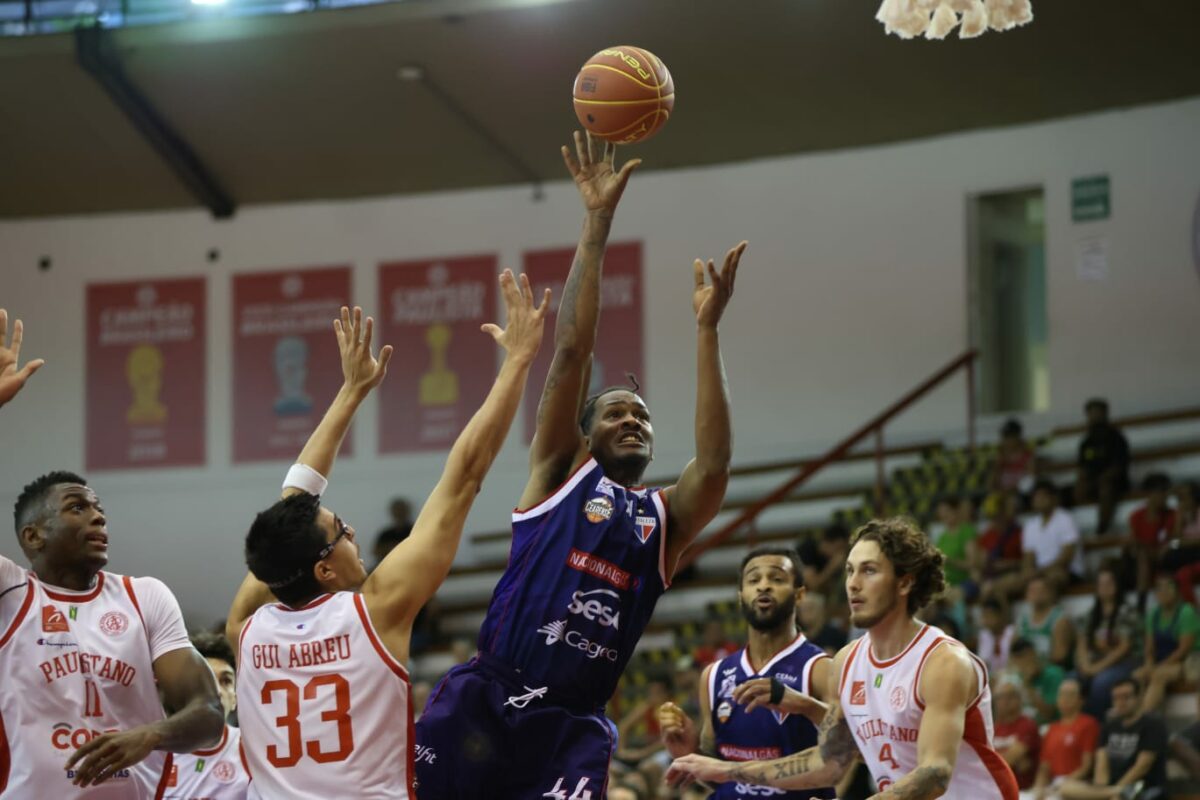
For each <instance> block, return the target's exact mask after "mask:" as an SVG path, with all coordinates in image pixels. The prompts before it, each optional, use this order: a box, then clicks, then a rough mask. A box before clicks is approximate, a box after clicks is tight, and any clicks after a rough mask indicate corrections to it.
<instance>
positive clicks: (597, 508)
mask: <svg viewBox="0 0 1200 800" xmlns="http://www.w3.org/2000/svg"><path fill="white" fill-rule="evenodd" d="M612 514H613V501H612V500H609V499H608V498H607V497H593V498H592V499H591V500H588V501H587V502H586V503H585V504H584V506H583V515H584V516H585V517H587V521H588V522H590V523H592V524H593V525H594V524H597V523H600V522H604V521H605V520H607V519H609V518H611V517H612Z"/></svg>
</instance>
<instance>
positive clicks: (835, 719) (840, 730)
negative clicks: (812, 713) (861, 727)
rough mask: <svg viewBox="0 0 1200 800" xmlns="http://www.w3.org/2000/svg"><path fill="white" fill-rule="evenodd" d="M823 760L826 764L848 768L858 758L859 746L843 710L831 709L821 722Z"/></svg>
mask: <svg viewBox="0 0 1200 800" xmlns="http://www.w3.org/2000/svg"><path fill="white" fill-rule="evenodd" d="M820 730H821V739H820V742H821V744H820V745H819V747H820V748H821V760H822V761H824V762H825V763H826V764H838V765H839V766H841V767H842V768H845V767H848V766H849V765H850V762H851V761H853V760H854V759H855V758H856V757H857V756H858V745H857V744H855V742H854V734H852V733H851V732H850V726H849V725H847V724H846V718H845V717H843V716H842V710H841V708H837V709H836V711H835V709H832V708H831V709H829V711H828V712H826V714H825V719H823V720H821V729H820Z"/></svg>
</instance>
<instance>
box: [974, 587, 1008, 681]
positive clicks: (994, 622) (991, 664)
mask: <svg viewBox="0 0 1200 800" xmlns="http://www.w3.org/2000/svg"><path fill="white" fill-rule="evenodd" d="M1015 638H1017V630H1016V628H1015V627H1014V626H1013V624H1012V616H1011V614H1010V613H1009V610H1008V606H1007V605H1005V604H1004V603H1002V602H1000V601H999V600H996V599H995V598H990V597H989V598H988V599H987V600H984V601H983V603H981V604H980V614H979V647H978V649H976V651H975V652H976V653H978V654H979V657H980V658H982V659H983V661H984V663H985V664H987V667H988V672H990V673H992V674H993V675H999V674H1000V673H1001V672H1003V671H1004V670H1005V668H1006V667H1007V666H1008V654H1009V651H1010V650H1011V649H1012V643H1013V639H1015Z"/></svg>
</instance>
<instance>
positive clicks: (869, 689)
mask: <svg viewBox="0 0 1200 800" xmlns="http://www.w3.org/2000/svg"><path fill="white" fill-rule="evenodd" d="M938 647H963V645H962V643H960V642H959V641H958V640H957V639H953V638H951V637H949V636H947V635H946V634H945V633H943V632H942V631H941V630H940V629H939V628H935V627H934V626H932V625H925V626H924V627H922V628H921V630H920V631H918V632H917V635H916V636H914V637H913V640H912V641H911V642H909V644H908V647H906V648H905V649H904V652H902V653H901V654H900V655H898V656H896V657H895V658H892V659H888V660H886V661H880V660H878V659H877V658H875V653H874V651H873V650H872V647H871V634H870V633H867V634H865V635H864V636H863V637H862V638H861V639H859V640H858V641H857V642H855V643H854V644H853V645H852V647H851V649H850V652H849V654H848V655H847V656H846V662H845V663H844V664H843V665H842V674H841V684H840V686H841V688H840V690H839V692H838V699H839V701H840V702H841V706H842V716H843V717H844V718H845V720H846V724H847V725H848V726H849V727H850V731H851V733H853V734H854V741H855V743H857V744H858V749H859V752H860V753H861V754H862V758H863V763H865V764H866V765H867V769H869V770H871V775H872V777H874V778H875V783H876V785H877V786H878V787H879V791H881V792H883V791H886V790H887V789H889V788H891V786H892V785H893V784H894V783H896V782H897V781H899V780H900V779H901V778H903V777H904V776H905V775H907V774H909V773H910V772H912V771H913V770H915V769H916V768H917V733H918V732H919V731H920V729H921V719H922V717H924V715H925V699H924V698H923V697H922V695H921V692H920V685H921V670H922V668H923V667H924V666H925V662H926V659H928V657H929V655H930V654H931V653H932V652H933V651H934V650H936V649H937V648H938ZM970 657H971V664H972V665H973V666H974V668H975V675H976V679H977V681H978V684H977V685H978V687H979V689H978V692H979V693H978V695H977V696H976V698H975V701H974V702H973V703H971V705H970V706H969V707H968V708H967V712H966V720H965V723H966V724H965V725H964V727H963V736H962V741H961V742H960V743H959V746H958V758H957V761H956V763H955V765H954V773H953V775H952V776H951V778H950V785H949V787H947V789H946V793H945V796H946V797H954V798H960V797H961V798H971V799H972V800H1017V780H1016V778H1015V777H1014V776H1013V773H1012V770H1011V769H1009V768H1008V764H1006V763H1004V759H1003V758H1001V757H1000V754H999V753H997V752H996V750H995V748H994V747H993V746H992V693H991V690H990V689H989V688H988V679H987V668H986V667H985V666H984V665H983V662H982V661H980V660H979V658H978V657H977V656H975V655H974V654H973V653H971V654H970Z"/></svg>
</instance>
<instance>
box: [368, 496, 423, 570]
mask: <svg viewBox="0 0 1200 800" xmlns="http://www.w3.org/2000/svg"><path fill="white" fill-rule="evenodd" d="M389 511H390V513H391V515H392V524H391V525H388V526H387V527H386V528H384V529H383V530H381V531H380V532H379V535H377V536H376V537H375V549H374V550H373V551H372V555H373V557H374V558H375V566H379V562H380V561H383V559H384V556H386V555H387V554H388V553H390V552H392V548H393V547H395V546H396V545H398V544H400V543H401V542H403V541H404V540H405V539H407V538H408V534H410V533H412V526H413V523H412V506H411V505H410V504H409V502H408V501H407V500H405V499H404V498H403V497H397V498H394V499H393V500H392V504H391V506H390V507H389ZM372 569H374V567H372Z"/></svg>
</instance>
